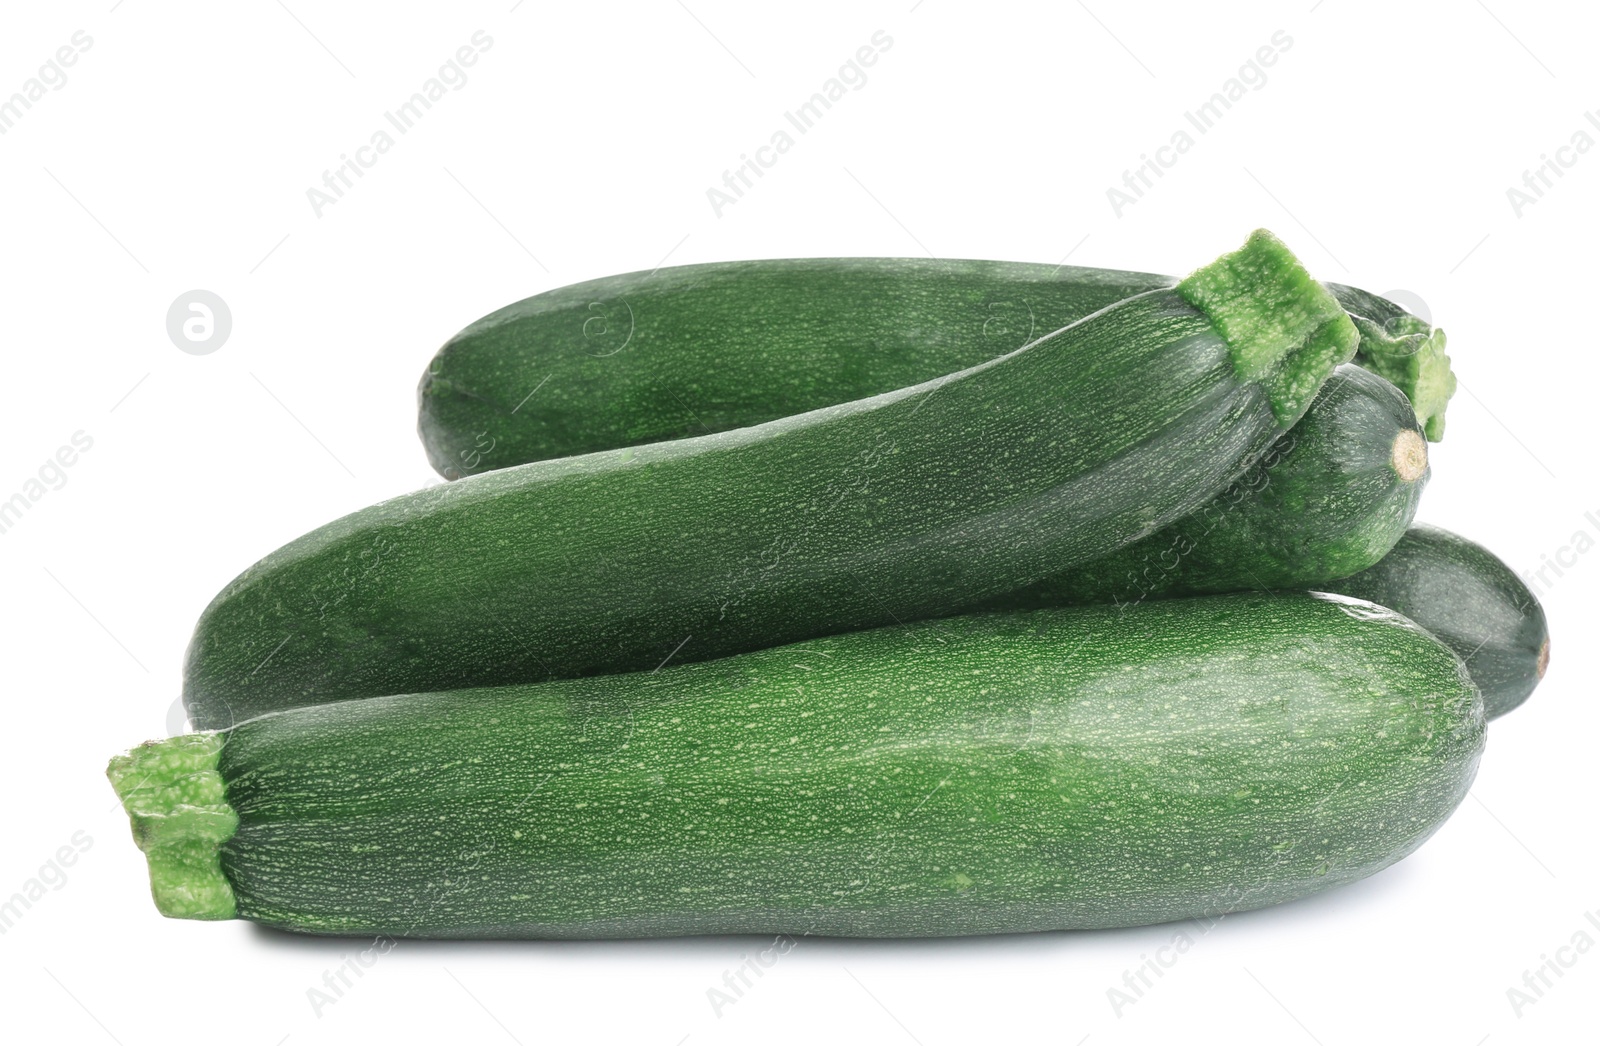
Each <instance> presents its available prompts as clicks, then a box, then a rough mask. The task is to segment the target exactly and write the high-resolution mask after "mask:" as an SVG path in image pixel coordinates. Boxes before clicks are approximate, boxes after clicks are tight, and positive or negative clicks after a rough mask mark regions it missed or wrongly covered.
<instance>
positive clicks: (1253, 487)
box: [982, 366, 1430, 609]
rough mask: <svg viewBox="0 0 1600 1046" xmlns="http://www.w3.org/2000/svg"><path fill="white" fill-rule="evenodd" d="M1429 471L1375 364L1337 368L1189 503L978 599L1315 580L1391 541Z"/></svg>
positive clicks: (1112, 596)
mask: <svg viewBox="0 0 1600 1046" xmlns="http://www.w3.org/2000/svg"><path fill="white" fill-rule="evenodd" d="M1429 474H1430V473H1429V467H1428V444H1427V442H1426V440H1425V439H1424V438H1423V434H1422V432H1421V430H1420V428H1419V427H1418V424H1417V418H1416V415H1415V414H1414V413H1413V412H1412V410H1411V405H1410V403H1408V402H1407V400H1406V397H1405V396H1404V395H1402V394H1401V393H1400V391H1399V390H1398V389H1396V388H1395V387H1394V386H1393V385H1391V384H1390V383H1389V382H1387V381H1385V380H1384V379H1383V378H1380V377H1378V376H1377V375H1376V374H1373V373H1371V372H1369V371H1365V370H1362V369H1361V368H1359V367H1354V366H1345V367H1340V368H1339V369H1338V370H1337V371H1336V372H1334V375H1333V377H1332V378H1330V379H1329V380H1328V383H1327V384H1326V385H1324V386H1323V387H1322V391H1321V392H1319V393H1318V394H1317V398H1316V399H1315V400H1314V401H1312V404H1311V409H1310V410H1308V411H1306V415H1305V417H1303V418H1301V419H1300V422H1299V424H1297V425H1295V427H1294V428H1293V429H1291V430H1290V431H1289V432H1288V433H1287V434H1285V435H1284V436H1283V437H1282V438H1281V439H1279V440H1278V442H1277V443H1275V444H1273V447H1272V449H1271V450H1270V451H1268V452H1267V454H1266V455H1265V456H1264V457H1263V458H1262V459H1261V460H1260V461H1259V462H1257V463H1256V464H1255V466H1254V467H1252V468H1251V470H1250V471H1249V472H1247V473H1246V474H1245V475H1244V476H1243V477H1241V478H1240V479H1238V480H1237V481H1235V482H1234V483H1233V485H1232V486H1230V487H1229V488H1228V489H1227V490H1226V491H1224V492H1223V493H1221V494H1219V495H1217V497H1215V498H1213V499H1212V500H1211V501H1210V502H1208V503H1207V504H1206V505H1205V507H1204V508H1202V509H1201V510H1200V511H1198V512H1195V513H1193V514H1192V515H1189V516H1185V517H1184V518H1183V519H1180V520H1179V521H1177V522H1176V523H1173V524H1170V525H1169V526H1166V527H1163V528H1162V529H1161V530H1158V531H1156V532H1155V533H1154V534H1151V535H1150V536H1149V537H1146V538H1143V539H1141V540H1139V541H1135V542H1133V543H1132V544H1130V545H1125V546H1123V547H1122V548H1120V549H1118V550H1117V551H1115V552H1112V553H1110V554H1109V555H1105V556H1102V557H1100V558H1099V559H1095V560H1091V561H1089V562H1087V563H1084V564H1082V565H1080V566H1077V567H1073V568H1072V569H1070V570H1065V571H1061V572H1059V573H1057V574H1054V575H1052V576H1050V577H1048V578H1045V579H1043V580H1040V581H1037V582H1035V583H1033V584H1031V585H1028V586H1026V587H1024V588H1021V589H1018V590H1016V591H1013V592H1008V593H1005V594H1004V595H1001V596H997V597H995V598H994V599H991V600H988V601H986V602H985V603H984V604H982V605H983V607H984V608H987V609H1021V608H1027V607H1046V606H1064V605H1070V604H1074V603H1108V602H1110V603H1130V602H1138V601H1139V600H1142V599H1152V598H1162V597H1168V596H1175V595H1190V594H1197V593H1206V592H1238V591H1245V590H1252V589H1253V590H1266V589H1273V588H1306V587H1319V588H1321V587H1326V585H1327V583H1328V582H1330V581H1333V579H1335V578H1341V577H1344V576H1345V575H1347V574H1353V573H1355V572H1356V571H1358V570H1363V569H1365V568H1367V567H1370V566H1372V565H1373V564H1374V563H1377V562H1378V561H1379V560H1380V559H1382V558H1383V556H1384V554H1385V553H1386V552H1388V551H1389V549H1391V548H1393V547H1394V543H1395V542H1396V541H1399V540H1400V537H1401V535H1402V534H1404V533H1405V531H1406V527H1408V526H1409V525H1410V524H1411V519H1412V516H1414V515H1415V514H1416V510H1417V502H1418V500H1419V499H1420V498H1421V496H1422V490H1423V487H1424V486H1426V484H1427V482H1428V476H1429ZM1352 594H1354V593H1352ZM1395 609H1399V608H1398V607H1397V608H1395Z"/></svg>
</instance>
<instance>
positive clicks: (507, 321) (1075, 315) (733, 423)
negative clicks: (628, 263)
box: [417, 258, 1455, 479]
mask: <svg viewBox="0 0 1600 1046" xmlns="http://www.w3.org/2000/svg"><path fill="white" fill-rule="evenodd" d="M1176 282H1177V281H1176V280H1175V279H1174V278H1173V277H1171V276H1157V275H1153V274H1150V273H1139V272H1122V271H1119V270H1115V269H1087V268H1074V267H1070V266H1051V265H1033V264H1022V263H1012V262H992V261H936V260H930V259H927V258H921V259H918V258H820V259H796V260H786V261H745V262H725V263H716V264H710V265H687V266H681V267H673V268H664V269H657V270H654V271H652V272H648V273H644V272H640V273H629V274H627V275H623V276H608V277H606V278H604V279H599V280H590V281H589V282H587V283H579V284H574V285H572V286H569V287H559V288H556V289H555V290H550V291H546V292H544V293H543V294H538V295H535V296H534V297H531V298H528V299H525V300H523V301H519V302H517V303H515V304H514V305H509V306H507V307H505V308H503V309H500V310H499V311H497V312H494V313H491V314H490V315H488V316H485V317H483V318H482V319H480V320H478V321H477V322H476V323H473V324H472V325H471V326H469V327H467V328H466V329H465V330H463V331H462V332H461V333H459V334H457V335H456V336H455V337H453V338H451V339H450V340H449V341H448V342H447V343H446V344H445V345H444V347H443V348H441V349H440V350H439V352H438V354H437V355H436V356H435V357H434V358H433V360H432V362H431V363H430V364H429V366H428V369H427V372H426V373H425V374H424V375H423V377H422V381H421V384H420V385H419V387H418V390H417V399H418V430H419V433H420V435H421V437H422V443H423V446H424V447H425V448H426V450H427V452H428V457H429V459H430V461H431V462H432V464H433V466H434V468H435V469H437V470H438V471H439V472H440V474H442V475H444V476H445V477H446V478H448V479H457V478H460V477H461V476H464V475H472V474H475V473H478V472H484V471H488V470H490V469H497V468H505V467H507V466H510V465H520V464H522V463H524V462H528V461H542V460H544V459H547V458H560V457H566V456H568V455H572V454H587V453H590V452H592V451H598V450H609V449H612V448H615V447H629V446H635V445H637V444H641V443H654V442H658V441H660V440H668V439H680V438H683V437H687V436H697V435H703V434H705V433H708V432H722V431H726V430H728V429H736V428H743V427H745V426H748V425H758V424H761V423H762V422H766V421H771V420H773V419H775V418H782V417H787V416H789V415H791V414H800V413H804V412H805V411H809V410H815V409H817V408H819V407H826V406H829V405H831V404H834V403H844V402H848V401H850V400H856V399H861V398H864V397H867V396H875V395H878V394H879V393H883V392H889V391H892V390H894V389H898V388H902V387H904V386H907V385H915V384H918V383H919V382H923V381H927V380H929V379H932V378H936V377H938V376H940V375H943V374H949V373H951V372H953V371H957V370H961V369H962V368H965V367H971V366H974V365H976V364H978V363H982V362H983V361H985V360H988V359H992V358H994V357H995V356H999V355H1002V354H1004V353H1006V352H1010V351H1011V350H1013V349H1015V348H1017V347H1019V346H1021V345H1025V344H1027V343H1028V342H1030V341H1033V340H1035V339H1037V338H1040V337H1042V336H1044V335H1045V334H1048V333H1049V332H1051V331H1054V330H1057V329H1058V328H1061V327H1065V326H1067V325H1068V324H1070V323H1073V322H1076V321H1077V320H1080V319H1082V318H1083V317H1085V316H1088V315H1090V314H1092V313H1095V312H1098V311H1099V310H1100V309H1103V308H1105V307H1106V306H1108V305H1113V304H1115V303H1116V302H1119V301H1121V300H1122V299H1124V298H1128V297H1131V296H1133V295H1135V294H1143V293H1147V292H1149V291H1152V290H1160V289H1166V288H1170V287H1172V286H1173V285H1174V284H1175V283H1176ZM1328 288H1329V290H1330V291H1331V292H1332V293H1333V294H1334V296H1335V297H1336V298H1338V299H1339V300H1340V304H1342V305H1344V307H1345V309H1346V311H1347V312H1349V313H1350V314H1351V317H1352V319H1353V320H1354V322H1355V324H1356V327H1357V329H1358V330H1359V331H1360V333H1361V339H1362V341H1361V347H1360V351H1359V353H1358V355H1357V357H1356V361H1357V362H1358V363H1360V364H1361V365H1363V366H1365V367H1368V368H1369V369H1372V370H1375V371H1377V372H1378V373H1381V374H1383V375H1384V376H1385V377H1387V378H1389V379H1390V380H1391V381H1393V382H1394V384H1395V385H1396V386H1397V387H1399V388H1400V389H1401V391H1403V392H1405V393H1406V394H1407V395H1408V396H1410V397H1411V398H1412V399H1413V402H1416V403H1419V404H1420V405H1419V406H1418V407H1417V415H1418V417H1419V418H1420V419H1421V420H1422V422H1423V423H1424V425H1425V426H1427V428H1428V432H1429V435H1430V438H1433V439H1438V438H1439V437H1440V436H1441V435H1443V432H1444V407H1445V402H1446V400H1448V398H1449V393H1450V391H1452V390H1453V389H1454V387H1455V385H1454V381H1455V379H1454V377H1453V375H1452V374H1451V373H1450V361H1449V358H1448V357H1447V356H1445V355H1444V334H1443V332H1442V331H1434V330H1433V329H1432V328H1431V327H1429V326H1428V324H1427V323H1425V322H1424V321H1422V320H1420V319H1418V318H1416V317H1414V316H1411V315H1409V314H1408V313H1406V312H1405V311H1404V310H1402V309H1401V308H1400V307H1399V306H1397V305H1395V304H1394V303H1393V302H1389V301H1387V300H1385V299H1383V298H1379V297H1377V296H1376V295H1372V294H1368V293H1367V292H1365V291H1361V290H1357V289H1355V288H1351V287H1345V286H1342V285H1339V284H1329V285H1328Z"/></svg>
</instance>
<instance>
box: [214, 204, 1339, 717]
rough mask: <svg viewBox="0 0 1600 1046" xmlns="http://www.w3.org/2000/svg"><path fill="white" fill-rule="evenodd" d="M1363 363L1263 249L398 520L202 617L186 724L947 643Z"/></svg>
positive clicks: (1181, 500)
mask: <svg viewBox="0 0 1600 1046" xmlns="http://www.w3.org/2000/svg"><path fill="white" fill-rule="evenodd" d="M1355 343H1356V333H1355V329H1354V327H1353V326H1352V324H1351V321H1350V320H1349V318H1348V317H1347V316H1346V315H1345V313H1344V312H1343V310H1341V309H1340V308H1339V305H1338V303H1337V302H1336V301H1335V300H1334V299H1333V298H1332V297H1331V296H1330V295H1329V294H1328V293H1327V291H1326V290H1325V289H1323V288H1322V287H1321V286H1320V285H1319V284H1317V283H1316V282H1315V281H1313V280H1312V279H1311V278H1310V276H1309V275H1307V274H1306V272H1305V270H1304V269H1303V268H1301V267H1300V265H1299V263H1298V262H1297V261H1295V259H1294V258H1293V256H1292V255H1291V254H1289V252H1288V250H1287V249H1286V248H1285V247H1284V246H1283V245H1282V244H1281V243H1279V242H1278V241H1277V240H1276V239H1275V238H1274V237H1272V236H1271V234H1270V233H1266V232H1258V233H1257V234H1255V235H1254V236H1252V237H1251V238H1250V240H1249V242H1248V243H1247V244H1246V245H1245V246H1244V247H1243V248H1242V249H1241V250H1239V251H1237V252H1235V253H1233V254H1230V255H1227V256H1225V257H1223V258H1221V259H1219V260H1217V261H1216V262H1213V263H1212V264H1211V265H1209V266H1206V267H1204V268H1202V269H1200V270H1198V271H1197V272H1196V273H1195V274H1194V275H1192V276H1190V277H1188V278H1187V279H1186V280H1185V281H1184V282H1183V283H1181V284H1180V285H1179V286H1178V287H1177V288H1175V289H1172V290H1157V291H1151V292H1149V293H1147V294H1143V295H1137V296H1135V297H1132V298H1125V299H1123V300H1122V301H1120V302H1118V303H1117V304H1115V305H1112V306H1110V307H1108V308H1106V309H1103V310H1101V311H1100V312H1098V313H1096V314H1094V315H1093V316H1091V317H1088V318H1086V319H1084V320H1081V321H1079V322H1078V323H1076V324H1073V325H1071V326H1069V327H1066V328H1063V329H1062V330H1059V331H1057V332H1055V333H1053V334H1050V335H1047V336H1046V337H1044V338H1041V339H1039V340H1038V341H1035V342H1033V343H1032V344H1031V345H1028V346H1026V347H1024V348H1022V349H1019V350H1017V351H1016V352H1013V353H1010V354H1008V355H1006V356H1003V357H1001V358H999V359H997V360H991V361H989V362H988V363H984V364H980V365H978V366H976V367H973V368H970V369H968V370H965V371H960V372H957V373H955V374H953V375H950V376H947V377H945V378H939V379H936V380H935V381H932V382H928V383H925V384H924V385H920V386H912V387H909V388H905V389H901V390H898V391H896V392H892V393H886V394H884V395H881V396H877V397H873V398H871V399H866V400H857V401H854V402H852V403H848V404H842V405H839V406H835V407H828V408H824V409H822V410H818V411H813V412H811V413H809V414H803V415H798V416H794V417H790V418H787V419H782V420H779V421H775V422H769V423H768V424H765V425H760V426H756V427H754V428H746V429H739V430H735V431H731V432H723V433H717V434H715V435H711V436H704V437H699V438H697V439H691V440H680V441H676V442H670V443H658V444H652V445H650V446H646V447H641V448H627V449H618V450H611V451H604V452H601V453H597V454H590V455H585V456H581V457H575V458H562V459H559V460H556V461H548V462H534V463H532V464H528V465H521V466H517V467H515V468H510V469H501V470H498V471H496V472H490V473H484V474H482V475H479V476H474V477H472V478H471V479H468V480H464V481H462V482H459V483H455V484H450V485H446V486H442V487H436V488H433V489H428V490H423V491H419V492H417V493H415V494H410V495H407V496H405V497H401V498H396V499H394V500H391V501H387V502H384V503H382V504H379V505H375V506H373V507H371V508H368V509H365V510H363V511H361V512H357V513H355V514H353V515H350V516H347V517H345V518H344V519H341V520H337V521H335V522H333V523H331V524H328V525H327V526H325V527H322V528H321V529H319V530H316V531H314V532H312V533H310V534H308V535H306V536H304V537H302V538H300V539H299V540H297V541H295V542H292V543H291V544H289V545H287V546H285V547H284V548H282V549H280V550H278V551H277V552H276V553H273V554H272V555H271V556H269V557H267V558H266V559H265V560H262V561H261V562H260V563H258V564H256V565H255V566H253V567H251V568H250V569H249V570H247V571H245V572H244V573H243V574H242V575H240V577H239V578H237V579H236V580H235V581H234V582H232V583H231V584H230V585H228V587H227V588H226V589H224V591H223V592H222V593H221V594H220V595H218V596H217V598H216V599H215V600H213V601H212V603H211V605H210V606H209V607H207V608H206V611H205V613H204V614H203V615H202V617H201V619H200V622H199V624H198V625H197V627H196V630H195V634H194V637H193V639H192V641H191V643H190V646H189V653H188V657H187V661H186V666H185V669H186V671H185V679H184V700H185V703H186V705H187V708H188V712H189V718H190V720H191V721H192V722H193V723H195V724H196V726H198V727H201V728H206V729H212V728H219V727H226V726H230V725H232V724H234V723H236V722H241V721H243V720H244V719H248V718H250V717H253V716H256V715H260V714H261V713H264V712H270V711H275V710H278V709H282V708H289V707H294V706H297V705H304V704H315V703H319V702H322V701H330V700H345V699H350V698H359V697H370V696H374V695H379V694H396V693H410V692H417V691H430V690H445V689H459V688H463V687H469V686H489V685H496V684H502V683H518V682H536V681H540V680H545V679H552V678H563V677H568V676H580V675H585V674H588V673H593V672H617V671H630V670H635V669H647V670H648V669H651V668H654V667H655V666H657V665H659V664H661V663H662V662H663V661H665V660H667V659H669V658H674V657H675V658H678V659H680V660H703V659H709V658H715V657H723V656H726V655H728V654H733V653H738V652H741V651H744V650H752V649H757V648H760V647H766V646H771V645H773V644H776V643H784V642H792V641H795V640H798V639H803V638H807V637H810V636H814V635H823V634H827V633H831V632H839V631H844V630H847V629H854V628H869V627H873V626H876V625H884V624H889V623H892V622H897V621H909V620H913V619H916V618H923V617H932V616H938V615H944V614H948V613H950V612H952V611H953V610H955V609H956V608H958V607H960V606H963V605H966V604H969V603H971V602H973V601H976V600H981V599H984V598H987V597H989V596H992V595H998V594H999V593H1001V592H1005V591H1009V590H1010V589H1012V588H1015V587H1017V586H1018V585H1020V584H1022V583H1024V582H1026V581H1029V580H1032V579H1035V578H1039V577H1043V576H1046V575H1047V574H1050V573H1053V572H1055V571H1057V570H1061V569H1065V568H1067V567H1070V566H1072V565H1075V564H1077V563H1081V562H1084V561H1087V560H1089V559H1093V558H1095V557H1098V556H1101V555H1104V554H1106V553H1107V552H1110V551H1111V550H1113V549H1115V548H1118V547H1120V546H1121V545H1123V544H1125V543H1127V542H1128V541H1129V540H1132V539H1133V538H1135V537H1137V536H1138V535H1140V534H1147V533H1149V532H1151V531H1152V530H1155V529H1157V528H1159V527H1162V526H1165V525H1166V524H1167V523H1170V522H1171V521H1173V520H1174V519H1177V518H1179V517H1181V516H1183V515H1186V514H1188V513H1190V512H1193V511H1194V510H1196V509H1197V508H1199V507H1200V506H1201V505H1203V504H1204V503H1205V502H1206V501H1208V500H1209V499H1211V498H1212V497H1214V496H1215V495H1216V494H1217V493H1218V492H1219V491H1221V490H1223V489H1225V488H1226V486H1227V485H1228V483H1229V482H1231V481H1232V480H1233V479H1234V478H1235V477H1237V476H1238V475H1239V474H1241V473H1242V472H1243V471H1244V470H1245V469H1246V468H1248V467H1249V466H1250V465H1251V464H1253V463H1254V462H1255V461H1256V459H1258V458H1259V457H1260V456H1261V455H1262V454H1263V453H1265V452H1266V450H1267V449H1268V448H1269V447H1270V446H1271V445H1272V443H1273V441H1275V440H1276V439H1277V438H1278V437H1279V436H1281V435H1282V434H1283V433H1284V432H1285V431H1286V430H1287V429H1288V428H1289V427H1290V426H1292V425H1293V423H1294V422H1295V421H1296V420H1298V419H1299V417H1300V415H1301V414H1302V413H1304V411H1305V409H1306V407H1307V406H1308V405H1309V404H1310V402H1311V400H1312V399H1313V398H1314V397H1315V395H1316V393H1317V391H1318V389H1319V388H1320V387H1321V385H1322V383H1323V382H1324V380H1325V379H1326V378H1327V376H1328V375H1329V374H1330V373H1331V372H1332V370H1333V368H1334V367H1335V366H1336V365H1337V364H1338V363H1340V362H1343V361H1344V360H1346V359H1348V358H1349V356H1350V355H1351V353H1352V352H1353V351H1354V349H1355Z"/></svg>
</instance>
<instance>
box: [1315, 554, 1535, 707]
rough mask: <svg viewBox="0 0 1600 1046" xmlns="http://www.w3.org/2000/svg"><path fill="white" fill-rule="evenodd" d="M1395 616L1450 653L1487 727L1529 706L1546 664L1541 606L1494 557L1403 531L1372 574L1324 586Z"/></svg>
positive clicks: (1523, 585)
mask: <svg viewBox="0 0 1600 1046" xmlns="http://www.w3.org/2000/svg"><path fill="white" fill-rule="evenodd" d="M1328 587H1329V588H1331V589H1332V590H1333V591H1336V592H1340V593H1343V594H1345V595H1349V596H1354V597H1356V598H1359V599H1367V600H1371V601H1372V602H1374V603H1378V604H1381V605H1383V606H1386V607H1389V608H1390V609H1391V610H1395V611H1398V612H1399V613H1401V614H1404V615H1405V616H1406V617H1409V618H1410V619H1411V620H1413V621H1415V622H1416V623H1417V624H1419V625H1421V626H1422V627H1423V628H1425V629H1427V630H1428V631H1429V632H1432V633H1433V634H1434V635H1435V636H1437V637H1438V638H1439V639H1440V640H1442V641H1443V642H1444V643H1445V645H1446V646H1448V647H1450V648H1451V649H1452V650H1454V651H1455V652H1456V654H1457V656H1459V657H1460V658H1461V660H1462V661H1463V663H1465V664H1466V666H1467V671H1468V672H1469V673H1470V674H1471V676H1472V680H1473V682H1474V683H1476V684H1477V685H1478V689H1479V690H1481V691H1483V704H1484V709H1485V711H1486V713H1487V715H1488V716H1489V718H1491V719H1493V718H1495V717H1497V716H1502V715H1505V714H1506V713H1507V712H1509V711H1511V710H1512V709H1513V708H1516V707H1517V706H1518V705H1520V704H1522V702H1524V701H1526V700H1527V699H1528V695H1529V694H1531V693H1533V691H1534V688H1535V687H1537V686H1538V685H1539V680H1541V679H1543V678H1544V673H1545V667H1546V666H1547V665H1548V664H1549V662H1550V628H1549V624H1548V622H1546V620H1545V615H1544V608H1543V607H1542V606H1540V605H1539V599H1538V597H1537V596H1535V595H1534V594H1533V592H1532V591H1531V590H1529V588H1528V586H1527V585H1526V584H1524V583H1523V581H1522V579H1521V578H1519V577H1518V576H1517V575H1516V572H1515V571H1513V570H1512V569H1511V568H1510V567H1508V566H1506V564H1505V563H1504V562H1502V561H1501V560H1500V558H1499V557H1498V556H1496V555H1495V554H1494V553H1493V552H1490V551H1489V550H1488V549H1486V548H1484V547H1483V546H1482V545H1479V544H1477V543H1476V542H1473V541H1468V540H1467V539H1466V538H1464V537H1461V536H1460V535H1459V534H1453V533H1451V532H1450V531H1448V530H1445V529H1444V528H1442V527H1433V526H1427V525H1423V524H1418V525H1416V526H1413V527H1412V528H1411V529H1410V530H1408V531H1406V534H1405V536H1404V537H1402V538H1401V539H1400V541H1399V543H1398V544H1396V545H1395V547H1394V549H1393V550H1392V551H1391V552H1390V553H1389V554H1388V555H1387V556H1385V557H1383V559H1382V560H1380V561H1379V562H1378V563H1377V564H1376V565H1375V566H1373V567H1371V568H1369V569H1367V570H1364V571H1362V572H1361V573H1359V574H1356V575H1355V576H1354V577H1348V578H1345V579H1343V580H1342V581H1338V582H1335V583H1334V584H1333V585H1331V586H1328Z"/></svg>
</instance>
